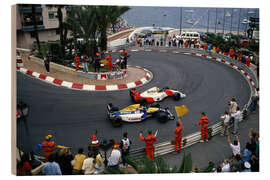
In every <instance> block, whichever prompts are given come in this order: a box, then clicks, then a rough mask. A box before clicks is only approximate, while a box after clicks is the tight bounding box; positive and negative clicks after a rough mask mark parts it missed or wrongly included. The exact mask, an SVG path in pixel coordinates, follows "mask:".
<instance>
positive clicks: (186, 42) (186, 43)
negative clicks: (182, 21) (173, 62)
mask: <svg viewBox="0 0 270 180" xmlns="http://www.w3.org/2000/svg"><path fill="white" fill-rule="evenodd" d="M184 44H185V48H188V40H186V41H185V43H184Z"/></svg>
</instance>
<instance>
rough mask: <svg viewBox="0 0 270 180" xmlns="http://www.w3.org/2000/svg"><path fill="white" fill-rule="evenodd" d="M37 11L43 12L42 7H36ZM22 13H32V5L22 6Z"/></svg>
mask: <svg viewBox="0 0 270 180" xmlns="http://www.w3.org/2000/svg"><path fill="white" fill-rule="evenodd" d="M35 9H36V13H41V12H42V7H36V8H35ZM20 12H21V13H32V7H20Z"/></svg>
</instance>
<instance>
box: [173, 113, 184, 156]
mask: <svg viewBox="0 0 270 180" xmlns="http://www.w3.org/2000/svg"><path fill="white" fill-rule="evenodd" d="M182 126H183V123H182V122H181V121H180V118H179V119H178V122H177V123H176V128H175V131H174V139H175V143H174V151H175V152H178V153H179V152H180V151H181V147H182V129H183V128H182ZM178 147H179V150H177V148H178Z"/></svg>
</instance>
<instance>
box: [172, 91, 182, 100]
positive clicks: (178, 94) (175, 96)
mask: <svg viewBox="0 0 270 180" xmlns="http://www.w3.org/2000/svg"><path fill="white" fill-rule="evenodd" d="M173 99H174V100H176V101H178V100H179V99H181V95H180V93H174V95H173Z"/></svg>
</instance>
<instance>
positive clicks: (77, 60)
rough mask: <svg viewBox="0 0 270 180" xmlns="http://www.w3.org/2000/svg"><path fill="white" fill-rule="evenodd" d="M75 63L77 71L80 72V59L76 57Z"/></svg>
mask: <svg viewBox="0 0 270 180" xmlns="http://www.w3.org/2000/svg"><path fill="white" fill-rule="evenodd" d="M74 61H75V63H76V71H78V70H79V63H80V57H79V56H75V58H74Z"/></svg>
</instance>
